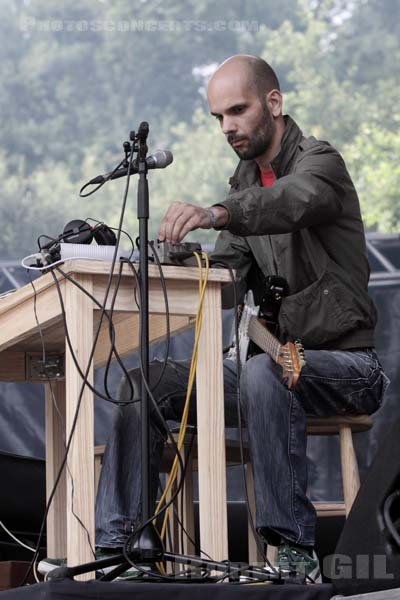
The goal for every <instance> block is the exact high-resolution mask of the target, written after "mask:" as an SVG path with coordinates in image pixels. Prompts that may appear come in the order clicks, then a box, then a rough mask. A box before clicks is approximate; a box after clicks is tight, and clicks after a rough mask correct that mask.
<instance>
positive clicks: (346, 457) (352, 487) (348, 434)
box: [339, 425, 360, 517]
mask: <svg viewBox="0 0 400 600" xmlns="http://www.w3.org/2000/svg"><path fill="white" fill-rule="evenodd" d="M339 437H340V458H341V463H342V480H343V494H344V504H345V509H346V517H347V516H348V514H349V512H350V509H351V507H352V505H353V502H354V499H355V497H356V495H357V493H358V490H359V488H360V475H359V472H358V464H357V457H356V453H355V451H354V445H353V434H352V431H351V428H350V427H349V426H346V425H340V426H339Z"/></svg>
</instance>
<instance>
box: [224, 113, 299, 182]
mask: <svg viewBox="0 0 400 600" xmlns="http://www.w3.org/2000/svg"><path fill="white" fill-rule="evenodd" d="M284 119H285V131H284V133H283V136H282V140H281V147H280V149H279V152H278V154H277V155H276V156H275V158H274V159H273V160H272V161H271V167H272V169H273V171H274V173H275V176H276V177H277V178H279V177H282V176H283V175H286V173H287V172H288V171H289V169H290V166H291V163H292V161H293V159H294V157H295V155H296V152H297V149H298V146H299V144H300V142H301V140H302V138H303V133H302V131H301V129H300V128H299V127H298V125H297V124H296V122H295V121H293V119H292V118H291V117H290V116H289V115H284ZM259 181H260V171H259V168H258V165H257V163H256V162H255V161H254V160H241V161H240V162H239V164H238V166H237V169H236V171H235V173H234V175H233V176H232V177H231V178H230V179H229V183H230V185H231V186H232V187H233V188H234V189H240V188H242V189H243V188H246V187H250V186H251V185H254V184H257V183H259Z"/></svg>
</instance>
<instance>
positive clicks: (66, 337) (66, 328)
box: [52, 266, 138, 406]
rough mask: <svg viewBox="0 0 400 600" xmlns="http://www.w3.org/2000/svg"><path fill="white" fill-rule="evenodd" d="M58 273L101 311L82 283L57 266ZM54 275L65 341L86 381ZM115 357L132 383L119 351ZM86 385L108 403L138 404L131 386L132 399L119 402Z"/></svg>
mask: <svg viewBox="0 0 400 600" xmlns="http://www.w3.org/2000/svg"><path fill="white" fill-rule="evenodd" d="M54 268H55V269H56V270H57V271H58V272H60V274H61V275H63V277H65V278H66V279H68V281H70V282H71V283H72V284H73V285H75V286H76V287H77V288H78V289H79V290H80V291H81V292H82V293H84V294H86V296H88V297H89V298H90V299H91V300H92V301H93V303H94V304H96V306H98V307H99V308H100V309H101V307H102V305H101V304H100V302H99V301H98V300H97V299H96V298H95V297H94V296H93V295H92V294H91V293H90V292H88V291H87V290H86V289H85V288H84V287H83V286H82V285H81V284H80V283H78V282H77V281H76V280H75V279H74V278H73V277H71V276H70V275H68V273H65V271H63V270H62V269H61V268H60V267H58V266H56V267H54ZM52 275H53V279H54V283H55V286H56V290H57V293H58V298H59V302H60V307H61V313H62V318H63V325H64V332H65V339H66V341H67V345H68V348H69V350H70V353H71V357H72V360H73V361H74V364H75V367H76V369H77V371H78V373H79V375H80V377H81V379H82V380H84V379H85V375H84V373H83V371H82V369H81V368H80V365H79V363H78V360H77V358H76V356H75V352H74V350H73V347H72V343H71V338H70V336H69V330H68V326H67V322H66V312H65V305H64V299H63V297H62V293H61V288H60V284H59V281H58V279H57V277H55V275H54V273H53V272H52ZM105 316H106V317H107V319H108V320H109V315H108V313H107V311H105ZM115 356H116V358H117V360H118V362H119V364H120V366H121V369H122V370H123V371H124V373H125V374H126V375H127V376H128V381H129V383H131V381H130V378H129V372H128V371H127V370H126V367H125V365H124V363H123V361H122V359H121V357H120V356H119V354H118V351H117V349H116V348H115ZM86 385H87V387H88V388H89V389H90V391H91V392H93V394H96V396H98V397H99V398H101V399H102V400H105V401H106V402H111V403H113V404H117V405H121V406H122V405H125V404H132V403H133V402H138V400H135V399H133V387H132V385H131V399H130V400H125V401H123V400H117V399H113V398H112V397H111V396H104V394H102V393H101V392H100V391H99V390H98V389H96V388H95V387H93V385H92V384H91V383H90V382H89V381H86Z"/></svg>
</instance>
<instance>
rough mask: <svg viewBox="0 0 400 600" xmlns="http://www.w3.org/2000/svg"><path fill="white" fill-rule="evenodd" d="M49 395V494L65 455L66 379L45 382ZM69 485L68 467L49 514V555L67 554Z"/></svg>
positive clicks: (47, 459) (47, 464)
mask: <svg viewBox="0 0 400 600" xmlns="http://www.w3.org/2000/svg"><path fill="white" fill-rule="evenodd" d="M45 399H46V498H47V501H48V500H49V496H50V494H51V492H52V490H53V487H54V483H55V481H56V477H57V475H58V473H59V470H60V466H61V463H62V461H63V459H64V455H65V419H66V408H65V382H64V381H57V382H55V381H54V382H52V383H51V385H50V384H46V385H45ZM66 494H67V488H66V469H65V468H64V471H63V473H62V475H61V478H60V481H59V483H58V485H57V489H56V492H55V495H54V498H53V501H52V503H51V506H50V510H49V513H48V516H47V556H49V557H50V558H63V557H65V556H67V519H66V510H67V495H66Z"/></svg>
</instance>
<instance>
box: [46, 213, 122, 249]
mask: <svg viewBox="0 0 400 600" xmlns="http://www.w3.org/2000/svg"><path fill="white" fill-rule="evenodd" d="M93 239H95V240H96V242H97V243H98V244H99V245H100V246H115V245H116V243H117V238H116V235H115V233H114V232H113V230H112V229H110V227H108V226H107V225H106V224H105V223H100V222H98V223H96V225H94V226H93V227H92V226H91V225H89V223H88V222H87V221H82V220H81V219H74V220H73V221H70V222H69V223H67V224H66V226H65V227H64V231H63V233H62V234H61V235H59V236H58V239H57V242H56V243H58V242H64V243H65V244H90V243H91V242H92V241H93Z"/></svg>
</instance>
